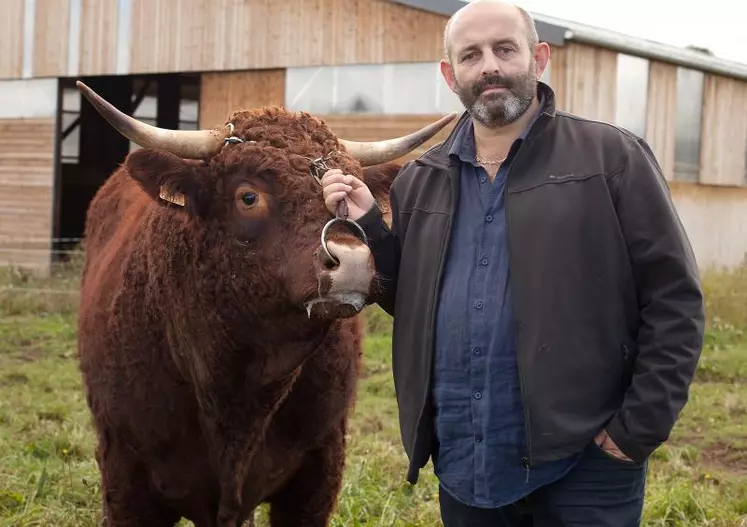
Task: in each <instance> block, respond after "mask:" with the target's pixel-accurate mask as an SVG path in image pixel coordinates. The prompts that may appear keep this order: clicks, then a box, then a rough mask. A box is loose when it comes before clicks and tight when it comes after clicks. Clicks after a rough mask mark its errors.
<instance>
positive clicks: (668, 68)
mask: <svg viewBox="0 0 747 527" xmlns="http://www.w3.org/2000/svg"><path fill="white" fill-rule="evenodd" d="M676 111H677V67H676V66H673V65H671V64H664V63H661V62H656V61H652V62H651V63H650V66H649V77H648V101H647V104H646V137H645V139H646V141H647V142H648V144H649V145H650V146H651V149H652V150H653V152H654V155H656V159H657V160H658V161H659V164H660V165H661V168H662V171H663V172H664V177H665V178H666V179H667V180H668V181H672V180H673V179H674V144H675V123H676Z"/></svg>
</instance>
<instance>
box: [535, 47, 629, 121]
mask: <svg viewBox="0 0 747 527" xmlns="http://www.w3.org/2000/svg"><path fill="white" fill-rule="evenodd" d="M551 61H552V63H551V68H550V84H552V87H553V89H554V90H555V94H556V99H557V107H558V109H559V110H565V111H567V112H571V113H575V114H579V115H583V116H584V117H587V118H590V119H600V120H603V121H613V120H614V118H615V100H616V92H617V53H615V52H614V51H609V50H606V49H601V48H595V47H592V46H586V45H583V44H576V43H572V42H571V43H569V44H568V45H567V46H563V47H553V48H552V51H551Z"/></svg>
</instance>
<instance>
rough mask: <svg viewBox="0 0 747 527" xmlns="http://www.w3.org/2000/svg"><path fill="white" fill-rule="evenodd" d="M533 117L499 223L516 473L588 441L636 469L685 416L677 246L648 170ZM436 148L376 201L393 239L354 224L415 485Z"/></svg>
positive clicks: (687, 264)
mask: <svg viewBox="0 0 747 527" xmlns="http://www.w3.org/2000/svg"><path fill="white" fill-rule="evenodd" d="M539 89H540V90H543V91H544V94H545V97H546V99H547V105H546V107H545V110H544V112H543V113H542V114H541V116H540V117H539V120H538V121H537V123H536V124H535V125H534V127H533V128H532V129H531V132H530V134H529V136H528V137H527V140H526V141H525V142H524V143H523V145H522V146H521V148H520V150H519V151H518V154H517V156H516V159H515V161H514V162H513V165H512V167H511V169H510V172H509V174H508V176H507V177H508V180H507V186H506V220H507V225H508V237H509V240H508V246H509V252H510V263H511V265H510V269H511V271H510V272H511V275H510V276H511V278H510V280H511V288H512V290H513V291H514V298H515V306H514V308H515V312H516V319H517V323H516V332H517V337H518V360H519V372H520V379H521V387H522V395H523V402H524V408H525V414H526V419H527V443H528V444H527V446H528V448H529V453H530V457H529V464H530V465H532V464H536V463H539V462H542V461H548V460H552V459H557V458H561V457H563V456H566V455H568V454H570V453H573V452H577V451H579V450H581V449H582V448H583V447H584V446H585V445H586V444H588V442H589V441H591V439H592V438H593V437H594V435H595V434H597V432H599V431H600V430H601V429H602V428H603V427H607V429H608V431H609V434H610V436H611V437H612V439H613V440H614V441H615V442H616V443H617V445H618V446H619V447H620V449H621V450H622V451H623V452H624V453H625V454H627V455H628V456H629V457H631V458H632V459H633V460H634V461H636V462H638V463H642V462H643V461H645V460H646V459H647V458H648V456H650V454H651V453H652V452H653V451H654V450H655V449H656V448H657V447H658V446H659V445H660V444H661V443H662V442H664V441H665V440H666V439H667V438H668V436H669V433H670V431H671V429H672V427H673V425H674V423H675V421H676V419H677V418H678V416H679V412H680V411H681V409H682V407H683V406H684V405H685V403H686V400H687V397H688V390H689V385H690V382H691V380H692V377H693V374H694V372H695V368H696V365H697V362H698V359H699V356H700V352H701V347H702V343H703V331H704V307H703V297H702V293H701V287H700V283H699V275H698V269H697V267H696V262H695V257H694V255H693V252H692V249H691V246H690V244H689V241H688V239H687V236H686V234H685V231H684V229H683V226H682V224H681V222H680V220H679V218H678V215H677V212H676V211H675V208H674V206H673V203H672V200H671V197H670V194H669V190H668V187H667V184H666V182H665V180H664V178H663V176H662V172H661V168H660V167H659V165H658V163H657V162H656V160H655V158H654V155H653V153H652V152H651V150H650V148H649V146H648V145H647V144H646V142H645V141H644V140H643V139H641V138H638V137H636V136H635V135H633V134H631V133H630V132H628V131H626V130H623V129H620V128H618V127H615V126H613V125H610V124H607V123H602V122H598V121H594V120H590V119H583V118H580V117H577V116H574V115H571V114H568V113H565V112H562V111H557V110H556V109H555V98H554V93H553V92H552V90H551V89H550V88H549V87H548V86H547V85H545V84H540V86H539ZM468 124H469V116H468V115H467V114H465V115H463V116H462V117H461V119H460V120H459V122H458V123H457V125H456V127H455V130H454V132H452V134H451V135H450V136H449V137H448V138H447V139H446V141H445V142H443V143H441V144H439V145H437V146H435V147H433V148H432V149H431V150H429V151H428V152H426V153H425V154H423V156H421V157H420V158H419V159H417V160H414V161H411V162H409V163H407V164H406V165H405V166H404V167H403V168H402V170H401V172H400V174H399V176H398V177H397V179H396V180H395V182H394V184H393V185H392V189H391V193H390V195H391V204H392V230H391V231H390V230H389V229H388V228H387V227H386V224H385V223H383V221H382V217H381V213H380V211H379V210H378V209H377V208H374V209H373V210H372V211H370V212H369V213H367V214H366V215H365V216H364V217H362V218H361V219H360V223H361V225H362V226H363V227H364V229H365V230H366V232H367V233H368V236H369V237H370V244H371V247H372V250H373V251H374V254H375V258H376V263H377V266H378V268H379V270H380V272H381V273H382V275H383V276H384V279H383V280H382V282H381V283H382V292H381V296H379V297H377V298H376V299H375V301H376V302H378V303H379V304H380V305H381V306H382V307H383V309H384V310H385V311H387V312H388V313H389V314H390V315H392V316H394V329H393V342H392V346H393V368H394V382H395V386H396V393H397V401H398V404H399V416H400V426H401V434H402V440H403V443H404V447H405V450H406V452H407V455H408V456H409V459H410V470H409V473H408V480H409V481H410V482H413V483H414V482H416V481H417V474H418V470H419V469H420V468H421V467H422V466H424V465H425V464H426V462H427V461H428V459H429V456H430V453H431V445H432V439H433V435H432V434H433V426H432V405H431V398H430V388H431V385H430V382H431V364H432V356H433V342H434V320H435V313H436V302H437V298H438V294H437V291H438V289H439V283H440V278H441V274H442V269H443V262H444V257H445V255H446V252H447V251H448V249H449V234H450V230H451V224H452V220H453V218H454V214H455V207H456V204H457V201H458V196H457V192H458V189H459V185H458V177H459V175H458V174H459V171H458V167H457V164H456V163H455V162H453V161H452V160H451V159H450V158H449V156H448V151H449V148H450V147H451V144H452V141H453V140H454V137H455V135H456V131H457V129H458V128H459V127H461V126H464V125H468Z"/></svg>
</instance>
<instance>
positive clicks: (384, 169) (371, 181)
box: [363, 163, 402, 227]
mask: <svg viewBox="0 0 747 527" xmlns="http://www.w3.org/2000/svg"><path fill="white" fill-rule="evenodd" d="M401 167H402V165H400V164H398V163H384V164H381V165H374V166H370V167H365V168H364V169H363V182H364V183H365V184H366V185H367V186H368V188H369V189H370V190H371V194H373V195H374V198H375V199H376V201H377V202H378V203H379V206H380V207H381V212H382V214H383V216H384V221H385V222H386V224H387V225H388V226H389V227H391V226H392V209H391V206H390V204H389V189H390V188H391V187H392V183H393V182H394V178H396V177H397V174H399V170H400V168H401Z"/></svg>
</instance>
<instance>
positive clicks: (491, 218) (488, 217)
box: [485, 214, 493, 222]
mask: <svg viewBox="0 0 747 527" xmlns="http://www.w3.org/2000/svg"><path fill="white" fill-rule="evenodd" d="M485 221H487V222H491V221H493V216H491V215H489V214H488V215H487V216H485Z"/></svg>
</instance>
